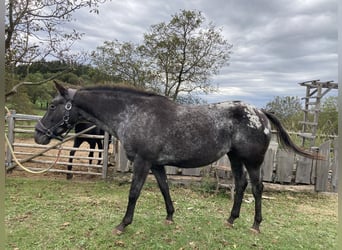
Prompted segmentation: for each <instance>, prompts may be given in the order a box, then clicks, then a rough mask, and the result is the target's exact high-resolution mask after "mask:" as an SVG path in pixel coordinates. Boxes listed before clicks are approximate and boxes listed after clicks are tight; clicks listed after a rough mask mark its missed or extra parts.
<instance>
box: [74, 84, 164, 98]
mask: <svg viewBox="0 0 342 250" xmlns="http://www.w3.org/2000/svg"><path fill="white" fill-rule="evenodd" d="M80 90H85V91H94V92H96V91H108V92H116V93H118V92H120V93H123V94H133V95H140V96H156V97H162V98H165V97H164V96H161V95H158V94H156V93H153V92H150V91H146V90H140V89H136V88H133V87H127V86H107V85H99V86H91V87H83V88H81V89H80Z"/></svg>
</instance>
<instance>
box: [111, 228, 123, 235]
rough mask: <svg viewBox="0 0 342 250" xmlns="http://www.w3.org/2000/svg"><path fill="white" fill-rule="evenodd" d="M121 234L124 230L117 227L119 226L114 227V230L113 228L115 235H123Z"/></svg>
mask: <svg viewBox="0 0 342 250" xmlns="http://www.w3.org/2000/svg"><path fill="white" fill-rule="evenodd" d="M121 234H123V231H122V230H120V229H117V228H114V230H113V235H121Z"/></svg>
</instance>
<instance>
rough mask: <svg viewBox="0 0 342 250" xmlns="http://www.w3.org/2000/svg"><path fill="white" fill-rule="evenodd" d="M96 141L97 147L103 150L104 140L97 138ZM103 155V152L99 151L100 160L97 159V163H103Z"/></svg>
mask: <svg viewBox="0 0 342 250" xmlns="http://www.w3.org/2000/svg"><path fill="white" fill-rule="evenodd" d="M96 143H97V148H98V149H99V150H102V149H103V144H102V140H101V139H97V140H96ZM101 157H102V154H101V152H99V158H100V159H99V160H98V161H97V165H100V164H101Z"/></svg>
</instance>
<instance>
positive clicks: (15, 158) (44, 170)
mask: <svg viewBox="0 0 342 250" xmlns="http://www.w3.org/2000/svg"><path fill="white" fill-rule="evenodd" d="M5 139H6V143H7V146H8V148H9V150H10V151H11V154H12V156H13V159H14V161H15V162H16V163H17V165H18V166H19V167H21V168H22V169H23V170H25V171H26V172H29V173H31V174H42V173H45V172H47V171H49V170H50V169H51V168H53V167H54V166H55V165H56V163H57V161H58V160H59V156H60V154H61V151H62V147H59V150H58V154H57V157H56V160H55V161H54V162H53V163H52V164H51V166H50V167H48V168H46V169H43V170H39V171H33V170H31V169H29V168H27V167H25V166H24V165H22V164H21V163H20V161H19V160H18V159H17V157H16V156H15V154H14V150H13V147H12V145H11V143H10V142H9V140H8V137H7V135H6V134H5Z"/></svg>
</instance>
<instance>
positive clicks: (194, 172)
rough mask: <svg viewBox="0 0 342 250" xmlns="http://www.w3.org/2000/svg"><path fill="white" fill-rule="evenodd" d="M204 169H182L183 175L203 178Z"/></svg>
mask: <svg viewBox="0 0 342 250" xmlns="http://www.w3.org/2000/svg"><path fill="white" fill-rule="evenodd" d="M201 170H202V168H182V175H188V176H201Z"/></svg>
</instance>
